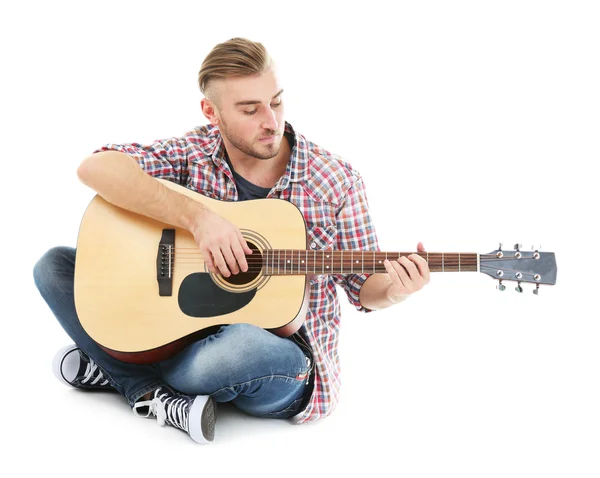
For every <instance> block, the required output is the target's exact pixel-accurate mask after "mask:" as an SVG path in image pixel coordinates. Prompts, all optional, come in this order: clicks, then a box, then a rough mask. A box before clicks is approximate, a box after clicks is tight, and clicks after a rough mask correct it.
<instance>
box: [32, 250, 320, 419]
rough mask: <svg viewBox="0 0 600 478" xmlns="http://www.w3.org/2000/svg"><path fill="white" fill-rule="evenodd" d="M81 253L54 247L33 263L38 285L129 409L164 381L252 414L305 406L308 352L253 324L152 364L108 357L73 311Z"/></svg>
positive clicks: (279, 413)
mask: <svg viewBox="0 0 600 478" xmlns="http://www.w3.org/2000/svg"><path fill="white" fill-rule="evenodd" d="M75 254H76V250H75V249H73V248H71V247H55V248H52V249H50V250H49V251H48V252H46V253H45V254H44V255H43V256H42V257H41V258H40V260H39V261H38V262H37V263H36V265H35V267H34V271H33V276H34V279H35V284H36V286H37V288H38V290H39V291H40V294H41V295H42V297H43V298H44V300H45V301H46V302H47V303H48V306H49V307H50V309H51V310H52V312H53V313H54V315H55V316H56V318H57V319H58V321H59V322H60V325H61V326H62V327H63V329H64V330H65V332H66V333H67V334H68V335H69V336H70V337H71V339H72V340H73V341H74V342H75V344H77V346H78V347H79V348H80V349H82V350H83V351H84V352H85V353H86V354H87V355H88V356H89V357H91V358H92V359H93V360H94V361H95V362H96V363H97V364H98V366H99V367H100V369H101V370H102V372H103V374H104V376H105V377H106V378H107V379H108V380H109V381H110V383H111V385H112V386H113V387H114V388H115V389H116V390H117V391H118V392H119V393H121V394H122V395H123V396H124V397H125V398H126V399H127V401H128V402H129V405H130V406H132V407H133V405H134V404H135V402H136V401H138V400H139V399H140V398H141V397H142V396H143V395H145V394H146V393H148V392H149V391H152V390H154V389H156V388H157V387H160V386H161V385H163V384H166V385H168V386H170V387H171V388H173V389H175V390H176V391H179V392H181V393H184V394H186V395H212V396H213V397H214V399H215V400H216V401H217V402H231V403H233V404H234V405H235V406H236V407H238V408H239V409H241V410H243V411H244V412H246V413H249V414H251V415H254V416H260V417H272V418H288V417H292V416H294V415H296V414H297V413H298V412H300V411H301V409H302V407H303V406H304V405H305V402H306V400H305V399H307V398H308V397H307V395H308V394H309V393H310V391H309V390H308V387H307V378H306V377H307V373H309V372H310V366H309V364H310V363H311V360H310V359H309V357H310V351H309V350H308V349H307V348H306V347H301V346H299V345H298V344H297V343H295V342H294V341H293V340H290V339H288V338H281V337H278V336H276V335H274V334H272V333H271V332H268V331H266V330H264V329H262V328H260V327H257V326H255V325H250V324H234V325H226V326H223V327H221V328H220V330H219V331H218V332H217V333H215V334H214V335H210V336H208V337H206V338H205V339H203V340H200V341H198V342H194V343H192V344H191V345H189V346H187V347H186V348H185V349H183V350H182V351H181V352H179V353H178V354H177V355H175V356H173V357H171V358H169V359H167V360H164V361H162V362H157V363H153V364H145V365H139V364H130V363H125V362H121V361H119V360H117V359H115V358H113V357H111V356H110V355H108V354H107V353H106V352H104V351H103V350H102V349H101V348H100V347H99V346H98V345H97V344H96V342H94V341H93V340H92V338H91V337H90V336H89V335H88V334H87V333H86V332H85V330H84V329H83V327H82V326H81V324H80V322H79V318H78V317H77V312H76V311H75V302H74V294H73V290H74V274H75Z"/></svg>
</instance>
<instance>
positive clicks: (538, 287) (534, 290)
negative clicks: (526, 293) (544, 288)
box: [533, 284, 540, 295]
mask: <svg viewBox="0 0 600 478" xmlns="http://www.w3.org/2000/svg"><path fill="white" fill-rule="evenodd" d="M533 293H534V294H535V295H539V293H540V285H539V284H536V285H535V289H533Z"/></svg>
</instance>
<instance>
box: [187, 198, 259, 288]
mask: <svg viewBox="0 0 600 478" xmlns="http://www.w3.org/2000/svg"><path fill="white" fill-rule="evenodd" d="M190 232H191V233H192V234H193V235H194V240H195V241H196V244H197V245H198V247H199V248H200V252H202V256H203V257H204V261H205V262H206V265H207V266H208V270H209V271H210V272H212V273H213V274H216V273H218V272H220V273H221V274H222V275H223V276H224V277H229V276H230V275H231V274H232V273H233V274H237V273H239V272H240V270H241V271H242V272H246V271H247V270H248V262H247V261H246V254H252V249H250V248H249V247H248V244H247V243H246V240H245V239H244V237H243V236H242V233H241V232H240V230H239V229H238V228H237V227H236V226H234V225H233V224H232V223H230V222H229V221H228V220H227V219H225V218H223V217H222V216H219V215H218V214H216V213H214V212H212V211H210V210H209V209H204V210H203V211H202V212H201V213H200V216H199V218H198V220H197V221H196V225H195V226H193V227H192V230H191V231H190Z"/></svg>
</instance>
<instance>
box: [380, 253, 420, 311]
mask: <svg viewBox="0 0 600 478" xmlns="http://www.w3.org/2000/svg"><path fill="white" fill-rule="evenodd" d="M417 251H418V252H425V248H424V247H423V243H421V242H419V244H417ZM383 264H384V265H385V270H386V271H387V273H388V276H389V278H390V279H391V280H392V283H391V284H390V285H389V287H388V288H387V290H386V297H387V298H388V299H389V300H390V301H392V302H393V303H394V304H395V303H397V302H400V301H402V300H404V299H405V298H406V297H407V296H409V295H411V294H412V293H414V292H417V291H418V290H421V289H422V288H423V286H425V285H426V284H428V283H429V265H428V264H427V261H426V260H425V259H423V258H422V257H421V256H418V255H417V254H411V255H410V256H408V257H400V258H398V260H397V261H388V260H387V259H386V260H385V261H384V262H383Z"/></svg>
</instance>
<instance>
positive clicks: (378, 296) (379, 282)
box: [359, 274, 406, 310]
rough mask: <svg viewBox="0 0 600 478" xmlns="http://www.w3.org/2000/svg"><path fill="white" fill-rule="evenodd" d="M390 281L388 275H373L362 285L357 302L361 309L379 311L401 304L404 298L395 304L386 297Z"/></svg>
mask: <svg viewBox="0 0 600 478" xmlns="http://www.w3.org/2000/svg"><path fill="white" fill-rule="evenodd" d="M391 283H392V280H391V279H390V277H389V275H388V274H373V275H372V276H370V277H369V278H368V279H367V280H366V281H365V283H364V284H363V285H362V287H361V289H360V293H359V300H360V303H361V305H362V306H363V307H366V308H367V309H371V310H380V309H385V308H387V307H390V306H391V305H394V304H397V303H398V302H402V300H404V299H405V298H406V297H404V298H402V299H401V300H399V301H397V302H392V301H391V300H390V299H388V298H387V296H386V291H387V289H388V287H389V286H390V284H391Z"/></svg>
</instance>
